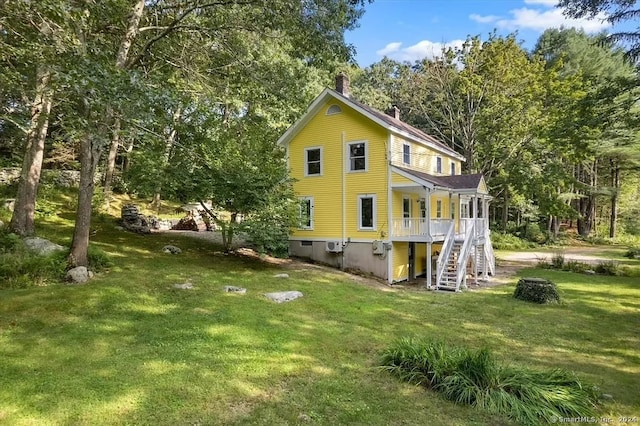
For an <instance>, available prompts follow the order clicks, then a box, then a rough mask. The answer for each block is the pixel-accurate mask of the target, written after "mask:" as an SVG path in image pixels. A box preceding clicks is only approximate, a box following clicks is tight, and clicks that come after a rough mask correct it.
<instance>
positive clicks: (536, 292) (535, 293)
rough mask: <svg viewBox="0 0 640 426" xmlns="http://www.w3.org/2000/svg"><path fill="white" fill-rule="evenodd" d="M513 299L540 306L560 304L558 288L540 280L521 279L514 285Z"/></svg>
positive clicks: (549, 282)
mask: <svg viewBox="0 0 640 426" xmlns="http://www.w3.org/2000/svg"><path fill="white" fill-rule="evenodd" d="M513 297H515V298H516V299H520V300H524V301H526V302H534V303H540V304H542V303H557V302H560V295H559V294H558V287H557V286H556V285H555V284H554V283H552V282H551V281H547V280H544V279H542V278H521V279H520V281H518V284H517V285H516V290H515V291H514V293H513Z"/></svg>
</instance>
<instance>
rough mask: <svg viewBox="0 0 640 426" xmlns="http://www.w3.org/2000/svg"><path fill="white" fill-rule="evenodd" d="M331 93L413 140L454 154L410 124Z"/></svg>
mask: <svg viewBox="0 0 640 426" xmlns="http://www.w3.org/2000/svg"><path fill="white" fill-rule="evenodd" d="M331 91H332V92H334V93H335V94H336V95H338V96H340V97H342V98H344V99H346V102H351V103H354V104H356V105H357V106H359V107H360V108H362V109H364V110H365V111H367V112H368V113H369V114H371V115H373V116H375V117H376V118H378V119H379V120H382V121H384V122H385V123H387V124H388V125H389V126H392V127H395V128H396V129H398V130H401V131H403V132H406V133H408V134H410V135H411V136H413V137H414V138H417V139H422V140H423V141H425V142H430V143H432V144H435V145H437V146H439V147H440V148H442V149H445V150H447V151H453V152H455V151H454V150H453V149H452V148H451V147H449V146H447V145H445V144H444V143H442V142H440V141H439V140H438V139H436V138H434V137H433V136H431V135H428V134H426V133H425V132H423V131H422V130H420V129H417V128H415V127H413V126H412V125H410V124H407V123H405V122H404V121H401V120H398V119H396V118H395V117H392V116H390V115H389V114H385V113H384V112H381V111H378V110H377V109H374V108H371V107H370V106H368V105H365V104H363V103H361V102H358V101H356V100H355V99H352V98H347V97H345V96H344V95H343V94H342V93H340V92H336V91H335V90H333V89H331Z"/></svg>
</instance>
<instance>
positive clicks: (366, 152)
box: [345, 141, 369, 173]
mask: <svg viewBox="0 0 640 426" xmlns="http://www.w3.org/2000/svg"><path fill="white" fill-rule="evenodd" d="M360 143H361V144H364V169H363V170H351V150H350V149H349V147H350V146H351V145H355V144H360ZM345 149H346V150H347V152H346V155H345V159H346V160H347V164H345V166H346V168H347V173H365V172H368V171H369V141H350V142H347V145H346V147H345Z"/></svg>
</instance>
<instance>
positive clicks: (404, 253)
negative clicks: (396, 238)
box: [391, 242, 409, 281]
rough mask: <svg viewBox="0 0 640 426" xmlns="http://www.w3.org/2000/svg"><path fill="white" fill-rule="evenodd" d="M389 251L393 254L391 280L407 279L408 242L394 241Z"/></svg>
mask: <svg viewBox="0 0 640 426" xmlns="http://www.w3.org/2000/svg"><path fill="white" fill-rule="evenodd" d="M391 253H392V254H393V281H400V280H405V279H407V276H408V275H409V263H408V261H409V243H400V242H394V243H393V248H392V250H391Z"/></svg>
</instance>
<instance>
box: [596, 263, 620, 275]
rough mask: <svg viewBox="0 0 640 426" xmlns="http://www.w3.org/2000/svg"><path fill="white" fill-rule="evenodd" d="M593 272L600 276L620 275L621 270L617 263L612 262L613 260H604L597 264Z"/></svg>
mask: <svg viewBox="0 0 640 426" xmlns="http://www.w3.org/2000/svg"><path fill="white" fill-rule="evenodd" d="M594 271H595V272H596V274H602V275H613V276H616V275H622V269H621V268H620V265H619V264H618V262H616V261H613V260H604V261H602V262H599V263H598V264H597V265H596V267H595V269H594Z"/></svg>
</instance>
